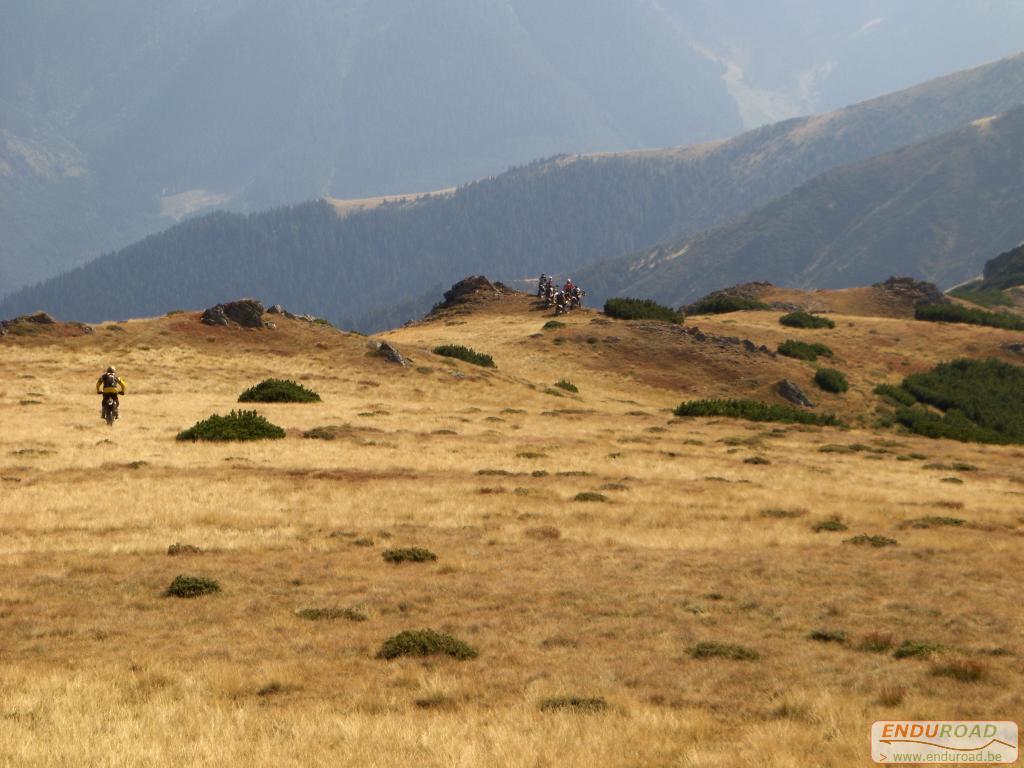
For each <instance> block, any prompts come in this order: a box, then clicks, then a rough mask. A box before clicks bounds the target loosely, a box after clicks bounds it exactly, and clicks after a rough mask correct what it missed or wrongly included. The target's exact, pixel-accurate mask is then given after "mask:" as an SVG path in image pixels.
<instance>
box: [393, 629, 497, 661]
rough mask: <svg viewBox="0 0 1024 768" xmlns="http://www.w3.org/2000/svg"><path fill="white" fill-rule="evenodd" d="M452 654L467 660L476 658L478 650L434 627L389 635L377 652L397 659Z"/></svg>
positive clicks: (461, 659)
mask: <svg viewBox="0 0 1024 768" xmlns="http://www.w3.org/2000/svg"><path fill="white" fill-rule="evenodd" d="M434 655H444V656H451V657H452V658H453V659H458V660H459V661H465V660H467V659H475V658H476V657H477V655H478V653H477V650H476V649H475V648H473V646H471V645H469V644H468V643H466V642H463V641H462V640H459V639H458V638H455V637H452V636H451V635H448V634H445V633H444V632H436V631H434V630H433V629H410V630H406V631H405V632H399V633H398V634H397V635H394V636H393V637H389V638H388V639H387V640H385V641H384V643H383V644H382V645H381V647H380V650H379V651H378V652H377V658H379V659H397V658H398V657H399V656H434Z"/></svg>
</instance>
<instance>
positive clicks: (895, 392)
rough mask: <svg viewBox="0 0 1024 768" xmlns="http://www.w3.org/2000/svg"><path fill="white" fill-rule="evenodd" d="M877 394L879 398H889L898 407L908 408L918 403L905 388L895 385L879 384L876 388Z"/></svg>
mask: <svg viewBox="0 0 1024 768" xmlns="http://www.w3.org/2000/svg"><path fill="white" fill-rule="evenodd" d="M875 394H876V395H878V396H879V397H887V398H889V399H890V400H892V401H893V402H895V403H897V404H898V405H905V406H907V407H909V406H911V405H913V404H914V403H916V402H917V398H916V397H914V396H913V395H912V394H910V393H909V392H907V390H905V389H904V388H903V387H898V386H896V385H895V384H879V385H878V386H877V387H875Z"/></svg>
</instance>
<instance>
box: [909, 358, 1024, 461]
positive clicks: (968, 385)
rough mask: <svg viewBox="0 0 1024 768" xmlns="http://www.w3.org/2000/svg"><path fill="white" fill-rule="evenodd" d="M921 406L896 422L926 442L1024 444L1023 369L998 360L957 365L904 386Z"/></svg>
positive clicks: (940, 368) (944, 366) (916, 376)
mask: <svg viewBox="0 0 1024 768" xmlns="http://www.w3.org/2000/svg"><path fill="white" fill-rule="evenodd" d="M903 389H905V390H906V391H907V392H909V393H910V394H911V395H912V396H913V397H914V398H915V399H916V400H917V401H918V402H919V403H922V404H924V405H929V406H933V407H935V408H937V409H938V410H940V411H943V413H942V414H941V415H940V414H938V413H935V412H934V411H931V410H927V409H926V408H923V407H913V408H907V407H905V408H901V409H900V410H898V411H897V413H896V419H897V421H899V422H900V423H901V424H903V425H904V426H905V427H907V428H908V429H909V430H910V431H912V432H915V433H917V434H919V435H924V436H926V437H945V438H950V439H953V440H960V441H963V442H980V443H1024V368H1022V367H1020V366H1017V365H1011V364H1010V363H1004V362H1003V361H1001V360H996V359H994V358H991V359H988V360H963V359H962V360H954V361H953V362H950V363H943V364H941V365H938V366H936V367H935V368H934V369H933V370H931V371H929V372H928V373H918V374H914V375H912V376H908V377H907V378H906V379H904V380H903Z"/></svg>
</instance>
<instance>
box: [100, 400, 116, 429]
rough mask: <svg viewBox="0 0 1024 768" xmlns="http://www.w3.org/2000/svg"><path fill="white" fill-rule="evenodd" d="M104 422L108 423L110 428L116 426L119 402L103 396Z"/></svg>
mask: <svg viewBox="0 0 1024 768" xmlns="http://www.w3.org/2000/svg"><path fill="white" fill-rule="evenodd" d="M103 420H104V421H106V422H107V426H108V427H112V426H114V421H116V420H117V400H115V399H114V398H113V397H112V396H111V395H104V396H103Z"/></svg>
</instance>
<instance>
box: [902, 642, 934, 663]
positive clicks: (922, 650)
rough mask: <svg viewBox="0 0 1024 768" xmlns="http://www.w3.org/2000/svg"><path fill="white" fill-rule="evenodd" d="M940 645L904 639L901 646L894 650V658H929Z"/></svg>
mask: <svg viewBox="0 0 1024 768" xmlns="http://www.w3.org/2000/svg"><path fill="white" fill-rule="evenodd" d="M939 650H940V649H939V646H937V645H932V644H931V643H919V642H917V641H915V640H904V641H903V642H902V643H900V646H899V647H898V648H897V649H896V650H895V651H893V652H892V656H893V658H894V659H927V658H928V657H929V656H931V655H932V654H933V653H936V652H938V651H939Z"/></svg>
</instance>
